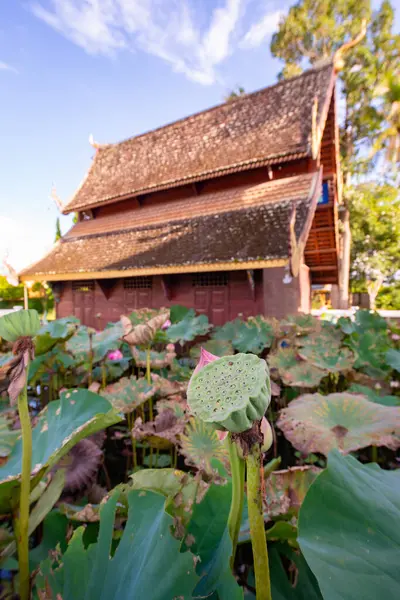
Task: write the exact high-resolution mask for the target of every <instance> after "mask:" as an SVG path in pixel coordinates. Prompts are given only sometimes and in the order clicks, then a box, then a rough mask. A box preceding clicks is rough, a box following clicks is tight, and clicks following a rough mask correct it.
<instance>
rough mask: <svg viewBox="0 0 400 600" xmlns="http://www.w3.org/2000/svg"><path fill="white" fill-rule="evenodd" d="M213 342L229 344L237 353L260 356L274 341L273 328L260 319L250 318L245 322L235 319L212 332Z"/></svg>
mask: <svg viewBox="0 0 400 600" xmlns="http://www.w3.org/2000/svg"><path fill="white" fill-rule="evenodd" d="M213 338H214V340H219V341H221V342H222V341H225V342H231V344H232V346H233V348H234V349H235V350H237V351H238V352H251V353H252V354H260V353H261V352H262V351H263V350H264V348H269V347H270V346H271V344H272V341H273V339H274V328H273V326H272V325H271V324H270V323H269V322H268V321H265V319H263V318H262V317H253V318H250V319H249V320H248V321H247V322H246V321H242V320H241V319H235V320H234V321H230V322H228V323H225V325H223V326H222V327H220V328H218V329H216V330H214V332H213Z"/></svg>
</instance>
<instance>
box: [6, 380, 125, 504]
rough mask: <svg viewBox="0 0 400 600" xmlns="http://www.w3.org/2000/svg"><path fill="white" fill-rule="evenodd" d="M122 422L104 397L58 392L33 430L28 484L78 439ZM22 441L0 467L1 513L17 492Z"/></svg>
mask: <svg viewBox="0 0 400 600" xmlns="http://www.w3.org/2000/svg"><path fill="white" fill-rule="evenodd" d="M119 421H121V416H120V415H119V414H117V413H116V412H115V411H114V410H112V406H111V404H110V403H109V402H108V400H106V399H105V398H102V397H101V396H99V395H97V394H94V393H93V392H89V391H88V390H85V389H76V390H70V391H68V392H64V393H62V394H61V399H60V400H56V401H54V402H50V403H49V404H48V405H47V406H46V408H45V409H44V410H43V411H42V412H41V413H40V415H39V419H38V423H37V425H36V426H35V427H34V429H33V431H32V475H31V481H32V483H31V487H35V485H37V483H38V482H39V481H40V479H42V478H43V477H44V476H45V475H46V473H48V472H49V470H50V469H51V468H52V467H53V466H54V465H55V464H56V463H58V462H59V460H60V459H61V458H62V457H63V456H64V455H65V454H66V453H67V452H68V451H69V450H70V449H71V448H72V447H73V446H74V445H75V444H76V443H77V442H78V441H79V440H81V439H83V438H85V437H88V436H89V435H91V434H92V433H95V432H96V431H100V430H101V429H104V428H105V427H108V426H109V425H113V424H114V423H118V422H119ZM21 464H22V440H21V438H19V439H18V440H17V442H16V444H15V445H14V447H13V449H12V451H11V454H10V456H9V458H8V461H7V462H6V464H4V465H3V466H1V467H0V512H8V511H9V510H10V507H11V504H12V502H13V500H14V499H15V498H16V496H17V494H18V489H19V486H20V479H21Z"/></svg>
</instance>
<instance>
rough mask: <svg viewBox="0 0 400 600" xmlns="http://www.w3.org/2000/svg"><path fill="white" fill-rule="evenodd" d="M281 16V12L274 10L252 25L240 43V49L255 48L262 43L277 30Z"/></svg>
mask: <svg viewBox="0 0 400 600" xmlns="http://www.w3.org/2000/svg"><path fill="white" fill-rule="evenodd" d="M282 15H283V12H282V11H280V10H276V11H274V12H271V13H267V14H266V15H264V17H263V18H262V19H261V20H260V21H258V22H257V23H254V24H253V25H252V26H251V27H250V29H249V30H248V32H247V33H246V35H245V36H244V37H243V39H242V41H241V42H240V46H241V48H256V47H258V46H260V45H261V44H262V43H264V42H265V39H266V38H267V37H269V36H270V35H272V34H273V33H274V32H275V31H276V30H277V28H278V24H279V21H280V18H281V16H282Z"/></svg>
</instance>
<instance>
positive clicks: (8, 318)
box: [0, 310, 40, 342]
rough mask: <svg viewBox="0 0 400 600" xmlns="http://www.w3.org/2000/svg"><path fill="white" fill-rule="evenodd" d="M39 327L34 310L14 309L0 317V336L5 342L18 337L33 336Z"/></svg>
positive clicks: (15, 339)
mask: <svg viewBox="0 0 400 600" xmlns="http://www.w3.org/2000/svg"><path fill="white" fill-rule="evenodd" d="M39 329H40V321H39V315H38V313H37V312H36V310H16V311H15V312H12V313H8V314H7V315H4V316H3V317H0V337H1V338H3V339H4V340H6V341H7V342H16V341H17V339H18V338H20V337H25V336H29V337H33V336H35V335H36V334H37V332H38V331H39Z"/></svg>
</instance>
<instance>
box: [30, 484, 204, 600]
mask: <svg viewBox="0 0 400 600" xmlns="http://www.w3.org/2000/svg"><path fill="white" fill-rule="evenodd" d="M119 496H120V494H119V493H118V492H114V493H113V494H112V496H111V497H110V499H109V500H108V501H107V503H106V504H105V505H103V506H102V508H101V513H100V531H99V537H98V541H97V542H96V543H94V544H91V545H90V546H89V547H88V548H85V546H84V543H83V539H82V537H83V532H84V528H83V527H79V528H78V529H77V530H76V531H75V533H74V535H73V536H72V539H71V541H70V543H69V545H68V549H67V551H66V552H65V554H64V555H63V556H62V559H61V560H60V562H59V563H56V562H55V561H54V562H52V560H51V559H48V560H47V561H45V563H42V565H41V575H40V577H39V585H40V586H41V587H42V588H45V587H46V588H47V589H50V590H51V593H52V598H53V599H54V600H56V598H58V597H59V598H63V600H113V599H115V600H130V599H131V598H143V599H145V598H148V599H151V600H166V599H167V598H170V599H171V600H172V599H173V598H182V599H184V600H189V599H190V598H191V597H192V591H193V589H194V587H195V586H196V583H197V581H198V577H197V575H196V572H195V566H194V565H195V562H194V556H193V554H191V552H189V551H187V552H180V546H181V544H180V542H179V541H178V540H177V539H175V538H174V537H173V535H172V534H171V525H172V517H171V516H170V515H168V514H167V513H166V512H165V510H164V498H163V497H162V496H159V495H158V494H154V493H151V492H138V491H136V490H132V491H130V492H128V494H127V500H128V504H129V517H128V520H127V522H126V525H125V528H124V531H123V533H122V537H121V539H120V542H119V544H118V547H117V549H116V551H115V553H114V554H112V543H113V530H114V520H115V512H116V508H117V503H118V500H119ZM46 584H47V585H46Z"/></svg>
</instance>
